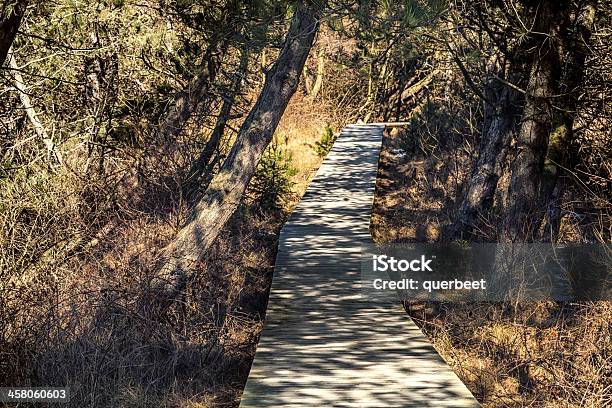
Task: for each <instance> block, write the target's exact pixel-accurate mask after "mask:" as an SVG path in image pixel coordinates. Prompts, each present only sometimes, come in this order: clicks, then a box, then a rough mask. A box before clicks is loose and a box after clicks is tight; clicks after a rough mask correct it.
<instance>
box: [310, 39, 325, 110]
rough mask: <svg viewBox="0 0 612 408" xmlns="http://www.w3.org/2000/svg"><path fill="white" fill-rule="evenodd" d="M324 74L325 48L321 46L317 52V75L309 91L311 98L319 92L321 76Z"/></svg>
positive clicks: (321, 83) (321, 81) (314, 97)
mask: <svg viewBox="0 0 612 408" xmlns="http://www.w3.org/2000/svg"><path fill="white" fill-rule="evenodd" d="M324 76H325V49H324V48H321V49H320V50H319V53H318V54H317V77H316V79H315V82H314V84H313V85H312V90H311V91H310V97H311V98H312V99H316V98H317V96H318V95H319V92H321V87H322V86H323V77H324Z"/></svg>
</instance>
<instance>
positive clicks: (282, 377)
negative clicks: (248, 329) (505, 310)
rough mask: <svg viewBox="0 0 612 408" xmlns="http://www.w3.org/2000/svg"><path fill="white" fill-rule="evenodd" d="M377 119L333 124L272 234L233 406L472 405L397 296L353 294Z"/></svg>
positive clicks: (365, 238) (377, 141) (365, 230)
mask: <svg viewBox="0 0 612 408" xmlns="http://www.w3.org/2000/svg"><path fill="white" fill-rule="evenodd" d="M383 130H384V126H381V125H352V126H348V127H347V128H345V129H344V130H343V131H342V134H341V135H340V136H339V138H338V140H337V141H336V143H335V144H334V147H333V149H332V151H331V152H330V154H329V155H328V157H327V159H326V160H325V162H324V163H323V165H322V166H321V168H320V169H319V171H318V172H317V175H316V177H315V179H314V181H313V182H312V183H311V184H310V185H309V187H308V190H307V191H306V194H305V195H304V197H303V198H302V200H301V202H300V203H299V205H298V206H297V208H296V209H295V210H294V212H293V213H292V214H291V217H290V219H289V221H288V222H287V223H286V224H285V226H284V228H283V230H282V232H281V236H280V243H279V249H278V256H277V259H276V266H275V271H274V280H273V284H272V289H271V292H270V300H269V303H268V311H267V316H266V321H265V326H264V330H263V332H262V335H261V339H260V341H259V346H258V348H257V353H256V355H255V359H254V361H253V366H252V367H251V372H250V374H249V378H248V381H247V384H246V387H245V390H244V394H243V397H242V402H241V404H240V406H241V407H258V408H259V407H309V408H318V407H331V406H337V407H444V406H446V407H477V406H478V403H477V402H476V400H475V399H474V398H473V397H472V395H471V394H470V392H469V391H468V390H467V388H466V387H465V386H464V385H463V383H461V381H460V380H459V379H458V378H457V376H456V375H455V374H454V373H453V372H452V371H451V370H450V368H449V367H448V366H447V365H446V363H445V362H444V361H443V360H442V359H441V358H440V356H439V355H438V354H437V353H436V351H435V350H434V348H433V347H432V346H431V345H430V343H429V342H428V340H427V338H426V337H425V336H424V335H423V334H422V333H421V331H420V330H419V328H418V327H417V326H416V325H415V324H414V323H413V322H412V321H411V320H410V319H409V318H408V316H407V315H406V313H405V312H404V310H403V308H402V306H401V304H399V302H398V303H397V304H385V303H381V302H374V301H371V300H370V301H368V300H367V299H365V298H364V297H362V296H361V295H360V288H359V275H360V273H359V270H360V262H359V252H360V246H361V244H362V243H368V242H370V240H371V237H370V232H369V223H370V213H371V207H372V199H373V197H374V187H375V182H376V173H377V167H378V156H379V151H380V146H381V141H382V134H383Z"/></svg>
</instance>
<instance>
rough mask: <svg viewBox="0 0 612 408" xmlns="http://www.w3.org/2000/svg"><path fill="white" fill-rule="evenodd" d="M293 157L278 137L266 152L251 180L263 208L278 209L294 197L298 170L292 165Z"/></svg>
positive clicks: (253, 190)
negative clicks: (295, 178)
mask: <svg viewBox="0 0 612 408" xmlns="http://www.w3.org/2000/svg"><path fill="white" fill-rule="evenodd" d="M291 162H292V157H291V154H290V153H289V152H287V150H286V148H285V147H283V146H281V145H280V144H279V143H278V141H277V140H276V139H274V140H273V141H272V143H270V145H269V146H268V148H267V149H266V151H265V152H264V154H263V156H262V158H261V160H260V161H259V165H258V168H257V172H256V173H255V176H254V177H253V180H252V182H251V186H250V189H251V192H252V193H253V195H254V198H255V200H256V201H257V204H256V206H257V207H258V208H259V209H262V210H266V211H269V210H278V209H281V208H282V206H283V204H284V203H285V202H286V201H287V200H288V199H290V198H291V197H292V195H293V186H294V184H295V183H294V182H293V181H292V178H293V176H295V175H296V174H297V172H298V170H297V169H296V168H295V167H293V166H292V164H291Z"/></svg>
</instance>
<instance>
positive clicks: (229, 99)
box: [185, 46, 249, 191]
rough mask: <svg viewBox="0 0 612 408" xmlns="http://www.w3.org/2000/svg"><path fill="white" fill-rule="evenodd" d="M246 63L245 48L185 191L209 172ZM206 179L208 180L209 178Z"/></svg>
mask: <svg viewBox="0 0 612 408" xmlns="http://www.w3.org/2000/svg"><path fill="white" fill-rule="evenodd" d="M245 47H246V46H245ZM248 63H249V51H248V49H246V48H245V49H243V50H242V52H241V55H240V65H239V67H238V71H236V72H235V73H234V75H235V77H234V80H233V82H232V85H231V87H230V89H229V93H228V94H227V95H224V96H223V105H222V106H221V110H220V112H219V116H218V117H217V122H216V123H215V127H214V129H213V131H212V134H211V135H210V138H209V139H208V141H207V142H206V145H205V146H204V149H203V150H202V152H201V153H200V156H199V157H198V159H197V160H196V161H195V162H194V164H193V165H192V166H191V169H190V171H189V176H188V178H187V182H186V186H185V190H187V191H189V190H191V189H192V188H193V187H195V184H196V183H198V182H199V181H200V180H201V179H202V176H206V175H207V173H208V172H209V171H210V167H211V166H210V165H209V163H210V160H211V159H212V157H213V155H214V154H215V152H216V151H217V150H218V149H219V145H220V144H221V139H222V138H223V134H224V133H225V127H226V126H227V122H228V120H229V119H230V115H231V113H232V108H233V107H234V102H235V100H236V96H237V95H238V94H239V93H240V88H241V86H242V81H243V80H244V77H245V75H246V72H247V68H248ZM208 179H209V180H210V177H209V178H208ZM200 188H201V189H205V188H206V186H201V187H200Z"/></svg>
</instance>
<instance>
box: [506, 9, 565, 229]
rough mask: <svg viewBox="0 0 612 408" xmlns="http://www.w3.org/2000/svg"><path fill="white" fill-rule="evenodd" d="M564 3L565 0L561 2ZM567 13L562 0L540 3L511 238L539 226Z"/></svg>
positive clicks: (511, 191) (511, 193)
mask: <svg viewBox="0 0 612 408" xmlns="http://www.w3.org/2000/svg"><path fill="white" fill-rule="evenodd" d="M561 3H563V2H561ZM564 13H566V11H565V7H564V5H563V4H560V2H557V1H554V0H546V1H543V2H542V3H540V5H539V9H538V11H537V16H536V20H537V23H536V27H535V33H534V34H533V35H534V36H535V37H536V38H537V40H538V41H537V44H536V46H535V47H534V54H535V55H534V57H533V62H532V65H531V72H530V75H529V83H528V85H527V89H526V95H525V106H524V111H523V120H522V125H521V128H520V130H519V132H518V135H517V138H516V149H517V152H516V157H515V158H514V161H513V163H512V169H511V178H510V186H509V188H508V209H507V213H506V219H505V232H506V234H507V238H508V239H510V240H532V239H533V238H534V236H535V235H536V233H537V231H538V230H539V223H538V220H539V219H540V220H541V214H542V213H543V212H542V208H541V202H540V189H541V186H542V175H543V168H544V158H545V157H546V151H547V147H548V140H549V134H550V131H551V128H552V117H553V106H552V100H551V98H552V97H553V96H554V95H555V94H556V93H557V92H556V91H557V78H558V76H559V72H558V70H559V55H558V52H557V51H558V50H557V47H556V46H555V42H556V41H558V38H559V23H558V21H559V17H562V16H563V14H564Z"/></svg>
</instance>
